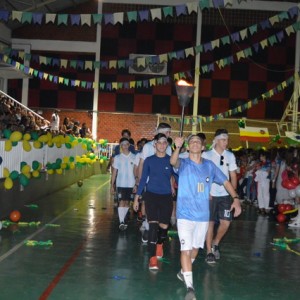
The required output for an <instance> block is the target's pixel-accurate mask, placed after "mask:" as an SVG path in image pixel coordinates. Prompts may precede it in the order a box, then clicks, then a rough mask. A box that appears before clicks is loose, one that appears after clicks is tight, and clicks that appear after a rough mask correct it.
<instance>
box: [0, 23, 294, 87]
mask: <svg viewBox="0 0 300 300" xmlns="http://www.w3.org/2000/svg"><path fill="white" fill-rule="evenodd" d="M296 30H300V22H296V23H294V24H292V25H290V26H288V27H287V28H286V29H285V32H286V33H287V35H290V34H292V33H295V31H296ZM279 33H280V32H279ZM279 33H277V34H274V35H272V36H270V37H269V38H267V39H264V40H262V41H260V42H259V43H258V44H257V47H254V50H255V51H256V52H257V51H259V50H260V48H259V47H258V46H259V45H260V46H261V49H265V48H267V47H268V46H273V45H274V44H275V43H277V42H279V41H282V39H278V38H277V36H280V37H282V38H283V37H284V35H281V34H279ZM252 55H253V52H252V49H251V47H249V48H247V49H244V50H242V51H238V52H236V53H235V54H234V55H231V56H228V57H226V58H223V59H220V60H218V61H214V62H212V63H210V64H207V65H203V66H201V71H200V69H199V68H197V69H196V70H195V71H196V74H197V75H200V74H205V73H207V72H211V71H214V70H215V65H217V67H218V68H219V69H221V68H224V67H225V66H227V65H230V64H233V63H235V62H239V61H240V60H241V59H242V58H247V57H251V56H252ZM0 60H2V61H3V62H5V63H8V64H10V65H12V66H13V67H15V68H16V69H18V70H21V71H22V72H24V73H25V74H27V75H30V76H34V77H36V78H39V79H40V80H42V79H44V80H49V81H50V82H53V83H54V84H63V85H66V86H71V87H81V88H85V89H91V88H95V87H96V86H97V84H99V88H100V90H109V91H112V90H118V89H129V88H142V87H143V88H149V87H152V86H157V85H167V84H169V83H170V82H171V81H172V80H174V81H177V80H180V79H182V78H184V79H186V78H191V77H192V74H191V70H188V71H184V72H179V73H175V74H173V78H171V77H170V76H163V77H155V78H150V79H145V80H136V81H129V82H99V83H96V82H90V81H83V80H76V79H69V78H65V77H62V76H56V75H52V74H49V73H46V72H42V71H39V70H36V69H34V68H31V67H28V66H25V65H24V64H21V63H19V62H17V61H15V60H13V59H11V58H10V57H8V56H7V55H3V54H0Z"/></svg>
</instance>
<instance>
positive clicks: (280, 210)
mask: <svg viewBox="0 0 300 300" xmlns="http://www.w3.org/2000/svg"><path fill="white" fill-rule="evenodd" d="M284 211H285V204H279V205H278V212H279V213H283V212H284Z"/></svg>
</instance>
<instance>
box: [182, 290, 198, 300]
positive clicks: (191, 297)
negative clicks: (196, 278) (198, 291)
mask: <svg viewBox="0 0 300 300" xmlns="http://www.w3.org/2000/svg"><path fill="white" fill-rule="evenodd" d="M184 300H196V295H195V290H194V289H193V288H191V287H189V288H188V289H187V293H186V295H185V297H184Z"/></svg>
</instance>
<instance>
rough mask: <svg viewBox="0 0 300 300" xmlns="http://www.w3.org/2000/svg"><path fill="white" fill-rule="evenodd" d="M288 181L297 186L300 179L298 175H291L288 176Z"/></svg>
mask: <svg viewBox="0 0 300 300" xmlns="http://www.w3.org/2000/svg"><path fill="white" fill-rule="evenodd" d="M290 182H292V183H293V184H294V185H295V186H297V185H298V184H299V183H300V180H299V178H298V177H292V178H290Z"/></svg>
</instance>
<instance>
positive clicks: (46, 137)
mask: <svg viewBox="0 0 300 300" xmlns="http://www.w3.org/2000/svg"><path fill="white" fill-rule="evenodd" d="M38 141H40V142H41V143H48V136H47V134H43V135H41V136H40V137H39V138H38Z"/></svg>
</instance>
